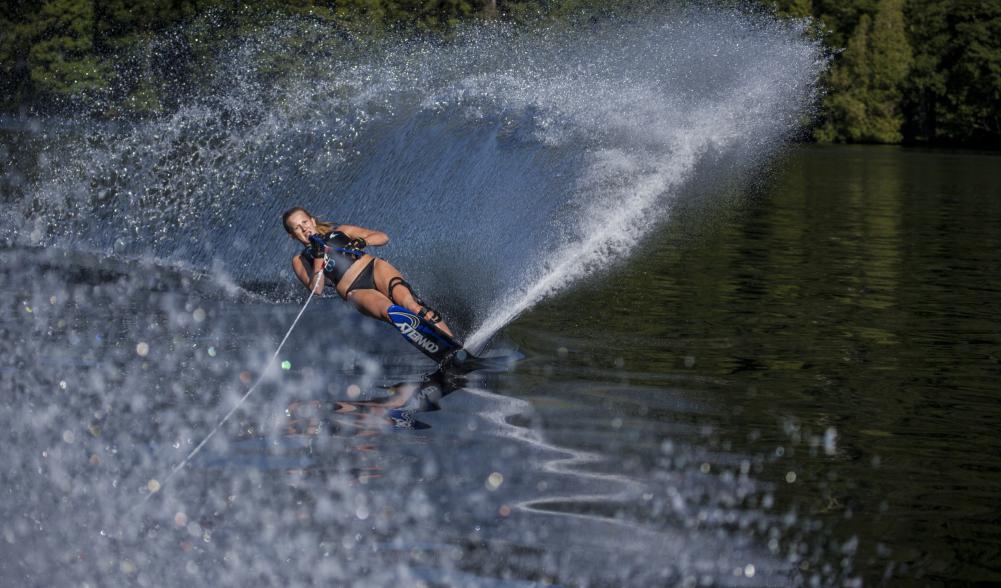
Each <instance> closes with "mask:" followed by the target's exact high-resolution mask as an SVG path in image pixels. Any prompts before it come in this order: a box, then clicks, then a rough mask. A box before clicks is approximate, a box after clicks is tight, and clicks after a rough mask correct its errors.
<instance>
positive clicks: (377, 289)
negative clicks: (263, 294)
mask: <svg viewBox="0 0 1001 588" xmlns="http://www.w3.org/2000/svg"><path fill="white" fill-rule="evenodd" d="M282 224H283V225H284V226H285V230H286V231H287V232H288V234H289V236H290V237H292V238H293V239H295V240H296V241H298V242H300V243H302V244H303V245H304V246H305V248H304V249H303V250H302V251H301V252H300V253H297V254H296V255H295V256H294V257H293V258H292V270H293V271H295V275H296V276H298V278H299V280H300V281H301V282H302V283H303V285H305V286H306V288H309V289H312V291H313V292H315V293H317V294H319V293H321V292H323V288H324V287H325V286H326V285H328V284H329V285H332V286H333V287H334V288H335V289H336V290H337V293H338V294H340V296H341V298H343V299H345V300H349V301H351V302H354V303H355V306H357V307H358V310H360V311H361V312H362V313H364V314H367V315H368V316H370V317H373V318H378V319H382V320H384V321H386V322H389V323H390V324H392V321H391V320H390V318H389V314H388V313H387V311H388V310H389V307H390V306H392V305H393V304H397V305H399V306H403V307H405V308H407V309H408V310H410V311H411V312H413V313H415V314H418V315H420V316H422V317H424V318H426V319H427V320H428V321H429V322H431V323H433V324H434V325H435V326H436V327H438V328H439V329H441V330H442V331H443V332H445V333H446V334H448V336H449V337H453V335H452V331H451V330H450V329H449V328H448V325H446V324H445V322H444V321H443V320H441V316H440V315H439V314H438V313H437V312H436V311H434V310H432V309H431V308H428V307H427V306H426V305H425V304H424V303H423V302H422V301H421V300H420V299H419V298H417V296H415V295H414V291H413V288H411V286H410V284H408V283H407V282H406V281H405V280H404V279H403V276H402V275H400V272H399V271H398V270H397V269H396V268H395V267H393V266H392V265H391V264H390V263H389V262H388V261H386V260H384V259H380V258H378V257H375V256H373V255H370V254H368V253H365V251H364V249H365V247H366V246H368V245H372V246H374V247H378V246H380V245H385V244H386V243H389V236H388V235H386V233H383V232H382V231H373V230H372V229H365V228H362V227H355V226H352V225H334V224H333V223H329V222H324V221H318V220H316V218H315V217H314V216H313V215H311V214H310V213H309V212H307V211H306V209H304V208H301V207H298V206H297V207H295V208H292V209H290V210H288V211H286V212H285V214H283V215H282Z"/></svg>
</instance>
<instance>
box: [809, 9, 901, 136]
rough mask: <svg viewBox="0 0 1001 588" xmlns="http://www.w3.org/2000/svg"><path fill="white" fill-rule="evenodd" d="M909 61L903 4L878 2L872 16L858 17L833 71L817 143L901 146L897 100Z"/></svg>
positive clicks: (829, 75) (898, 104) (817, 129)
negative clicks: (844, 142) (899, 144)
mask: <svg viewBox="0 0 1001 588" xmlns="http://www.w3.org/2000/svg"><path fill="white" fill-rule="evenodd" d="M912 63H913V57H912V54H911V47H910V44H909V42H908V40H907V36H906V33H905V24H904V13H903V0H879V4H878V5H877V7H876V15H875V17H874V18H870V17H869V15H868V14H862V15H861V17H860V18H859V21H858V24H857V25H856V26H855V30H854V31H853V33H852V36H851V38H850V39H849V40H848V46H847V48H846V49H845V51H844V53H842V54H841V56H840V59H838V60H837V62H836V63H835V64H834V65H833V66H832V68H831V70H830V72H829V74H828V78H827V88H828V94H827V96H826V98H825V100H824V119H823V121H822V122H821V124H820V125H819V126H818V127H817V128H816V129H815V131H814V136H815V137H816V138H817V139H818V140H819V141H824V142H831V141H852V142H868V143H899V142H900V141H901V139H902V137H903V135H902V134H901V128H902V126H903V124H904V117H903V111H902V109H901V106H900V104H901V100H902V97H903V88H904V85H905V83H906V81H907V75H908V73H909V72H910V68H911V65H912Z"/></svg>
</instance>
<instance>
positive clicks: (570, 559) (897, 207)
mask: <svg viewBox="0 0 1001 588" xmlns="http://www.w3.org/2000/svg"><path fill="white" fill-rule="evenodd" d="M999 161H1001V160H999V158H998V156H996V155H991V154H985V155H981V154H976V153H952V152H941V151H921V150H905V149H898V148H889V147H886V148H883V147H818V146H800V147H796V148H793V149H791V150H789V152H788V153H786V154H785V155H784V156H783V157H781V158H779V159H778V160H777V161H776V162H774V165H773V166H772V168H771V171H770V172H769V173H766V174H763V175H762V177H759V178H757V179H756V180H755V181H754V182H753V183H752V184H751V186H750V187H748V188H746V189H744V190H743V191H742V192H741V193H740V194H737V195H733V194H731V195H730V196H728V197H723V196H720V195H715V196H712V195H711V197H709V198H704V199H701V200H700V201H699V202H689V203H687V204H685V205H683V206H681V208H679V209H678V210H677V211H676V213H675V214H674V215H673V216H672V220H671V221H669V222H668V223H667V224H666V225H664V226H662V227H661V228H660V229H659V230H658V231H657V232H656V234H655V235H654V236H652V237H648V238H646V239H644V240H642V241H641V242H640V243H638V244H637V246H636V247H634V248H633V250H632V254H631V255H630V256H629V257H628V258H624V259H622V261H621V262H619V263H618V264H616V265H615V266H614V267H613V269H611V270H610V271H606V272H603V273H600V274H598V275H597V276H595V277H593V278H590V279H588V280H586V281H584V282H583V283H581V284H579V285H577V286H576V287H573V288H571V289H569V290H567V291H564V292H562V293H560V294H558V295H556V296H554V297H552V298H549V299H548V300H546V301H544V302H542V303H541V304H539V305H537V306H535V307H534V308H532V309H531V310H530V311H528V312H527V313H526V314H523V315H521V316H520V317H519V318H517V319H516V320H515V321H514V322H513V323H511V324H510V325H508V326H507V327H506V328H504V329H503V330H502V331H501V332H500V333H499V334H498V335H497V336H496V337H495V338H494V340H493V343H492V344H491V345H490V346H488V348H487V354H496V355H505V356H508V357H511V358H515V359H516V360H517V361H516V362H515V363H514V364H513V365H512V366H511V367H510V368H509V369H505V370H499V371H495V372H487V373H478V374H472V375H471V376H470V377H469V378H468V379H467V380H457V381H449V382H444V383H442V382H428V381H422V380H421V377H420V374H421V373H422V372H423V371H424V370H425V369H426V368H427V367H428V366H427V363H426V361H425V360H424V359H423V358H422V357H421V356H419V355H418V354H417V353H416V352H415V351H413V349H412V348H410V347H409V346H407V345H406V344H405V343H404V342H403V341H402V340H400V339H399V337H398V336H397V335H395V334H393V332H392V330H391V329H390V328H389V327H387V326H385V325H380V324H377V323H375V322H374V321H368V320H365V319H362V318H360V317H359V316H358V315H357V314H356V313H354V312H353V311H351V310H350V309H348V308H346V305H344V304H342V303H339V302H338V301H336V300H319V301H315V302H313V303H312V304H311V305H310V307H309V308H308V309H307V311H306V314H305V315H304V317H303V323H302V324H301V325H300V326H299V328H297V329H296V330H295V331H294V332H293V335H292V337H291V338H290V340H289V342H288V344H287V347H286V348H285V350H284V351H283V352H282V354H281V356H280V358H279V360H280V361H287V362H288V363H287V364H285V366H284V368H285V369H279V368H274V369H272V370H271V371H270V372H269V374H268V376H267V377H266V378H265V380H264V383H263V384H262V385H261V387H260V389H259V390H257V391H256V392H255V394H254V395H253V396H251V397H250V398H249V399H248V401H247V402H246V403H245V404H244V405H243V406H242V407H241V409H240V410H239V411H238V412H237V413H236V415H235V416H234V418H233V420H232V421H231V422H229V423H227V424H226V425H225V426H224V427H223V428H222V429H221V430H220V432H219V433H218V434H217V435H216V437H215V438H213V440H212V441H210V443H209V444H207V445H206V447H205V449H204V450H203V451H202V452H201V453H199V454H198V455H197V456H196V457H195V458H194V459H193V460H192V462H191V463H190V464H189V465H188V466H187V467H186V468H184V469H183V470H182V471H181V472H180V473H178V474H177V475H176V476H173V477H172V478H170V479H169V480H167V474H168V473H169V472H170V471H171V468H173V467H174V466H175V465H176V464H177V463H179V462H180V460H181V459H183V457H184V456H185V455H186V454H187V453H188V452H189V451H190V450H191V449H192V448H193V447H194V446H195V445H196V444H197V443H198V442H199V441H200V440H201V439H202V438H204V436H205V435H206V434H208V433H209V431H210V430H211V429H212V428H213V427H214V426H215V424H216V423H217V422H218V421H219V419H220V418H221V417H222V416H223V414H225V413H226V411H227V410H228V409H229V407H231V406H232V405H233V404H234V403H235V402H236V401H237V400H238V399H239V397H240V396H241V395H242V394H243V393H245V392H246V390H247V389H248V387H249V386H250V385H251V384H252V383H253V382H254V381H255V380H256V378H257V375H258V373H259V372H260V370H261V369H262V368H263V367H264V365H266V363H267V361H268V358H269V356H270V354H271V353H272V352H273V351H274V349H275V347H276V345H277V344H278V342H279V340H280V338H281V335H282V334H283V333H284V332H285V330H286V329H287V328H288V326H289V324H291V322H292V319H293V318H294V317H295V315H296V313H297V312H298V310H299V299H298V298H297V297H296V298H293V299H292V301H290V302H286V301H281V300H280V297H279V298H275V297H274V296H271V295H269V296H267V297H262V296H261V295H258V294H254V293H252V292H248V291H246V290H244V289H242V288H241V287H240V286H239V284H232V283H223V282H220V281H218V280H216V279H213V278H209V277H206V276H204V275H202V274H200V273H198V272H192V271H188V270H183V269H171V268H167V267H163V266H157V265H152V264H149V263H146V262H142V261H123V260H122V259H123V258H121V257H105V256H103V255H97V254H83V253H75V252H72V251H70V250H64V249H60V248H59V247H52V248H49V249H44V250H43V249H41V248H37V247H32V246H28V245H25V244H21V243H18V242H11V243H9V244H8V245H7V246H6V248H4V249H3V250H0V257H2V259H3V262H2V264H0V271H2V273H3V280H2V286H0V289H2V294H3V295H2V297H0V298H2V300H3V302H2V306H0V334H2V337H0V340H2V343H0V350H2V354H0V387H2V389H3V390H4V394H5V399H4V402H3V403H2V405H0V443H2V444H3V447H4V460H3V461H4V467H3V470H2V473H0V479H2V482H3V484H2V487H3V493H4V498H3V500H2V501H0V533H2V537H0V572H2V573H3V575H4V577H6V578H8V579H13V580H12V581H14V582H15V583H16V584H18V585H67V584H83V585H90V586H98V585H116V584H118V585H122V584H137V585H148V586H175V585H177V586H179V585H185V586H191V585H233V586H237V585H241V586H245V585H255V584H257V585H264V584H277V583H290V584H292V585H311V584H317V585H334V584H341V585H358V586H371V585H401V584H403V585H415V586H438V585H454V586H459V585H461V586H519V587H520V586H537V585H564V586H624V585H629V586H668V585H687V586H696V585H724V586H726V585H739V586H759V585H760V586H775V585H799V584H819V585H845V584H855V585H857V584H863V585H871V584H880V583H884V582H892V583H909V584H916V585H933V586H934V585H954V584H956V583H961V582H984V583H988V582H998V581H1001V534H999V528H1001V527H999V519H998V508H997V504H998V502H997V496H998V494H999V492H1001V437H999V436H998V434H997V423H998V422H999V421H1001V385H999V377H1001V197H999V196H1001V166H999V165H998V163H999ZM124 259H128V258H127V256H126V257H125V258H124ZM287 287H289V286H288V284H287V282H282V283H280V284H276V285H275V286H274V288H277V289H278V290H282V289H283V288H287ZM255 290H257V291H260V287H259V285H258V286H255ZM289 291H291V290H289ZM296 296H298V294H297V295H296ZM442 395H444V397H441V396H442ZM433 408H440V410H430V409H433ZM151 489H157V490H159V491H158V492H156V493H153V494H152V495H151V494H150V490H151ZM147 498H148V500H147Z"/></svg>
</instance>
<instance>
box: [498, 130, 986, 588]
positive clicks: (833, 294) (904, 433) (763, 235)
mask: <svg viewBox="0 0 1001 588" xmlns="http://www.w3.org/2000/svg"><path fill="white" fill-rule="evenodd" d="M999 164H1001V159H999V158H998V157H997V156H996V155H978V154H971V153H949V152H933V151H918V150H902V149H897V148H889V147H887V148H881V147H851V148H847V147H840V148H839V147H802V148H797V149H796V150H794V151H793V152H792V153H791V154H790V155H789V156H788V157H786V158H785V159H784V160H783V161H782V162H780V163H779V164H778V165H777V166H776V169H777V171H776V172H775V174H774V175H773V177H771V178H769V179H768V180H766V181H764V182H763V183H762V184H761V185H760V186H759V187H758V188H756V189H755V190H751V191H750V194H749V195H748V197H747V199H746V200H744V201H743V202H740V203H738V204H737V205H736V206H734V207H733V209H731V210H727V211H719V210H718V209H716V210H712V209H705V208H703V209H702V210H701V213H702V214H701V218H700V219H699V218H696V219H694V222H693V224H692V225H689V226H685V227H678V226H674V227H671V228H668V229H667V230H666V231H665V232H663V233H662V234H661V236H660V238H659V239H655V240H652V241H651V242H649V243H645V244H644V245H643V247H642V253H638V254H637V255H636V256H635V257H634V258H633V259H631V260H629V261H628V262H627V263H626V264H624V267H622V268H621V269H620V270H619V271H617V272H614V273H613V274H612V275H610V276H607V277H606V278H604V279H602V280H599V281H594V282H592V283H590V284H589V285H588V286H587V287H583V288H580V289H577V290H576V291H574V292H573V293H571V294H569V295H566V296H563V297H561V298H559V299H557V300H553V301H550V302H548V303H547V304H545V305H543V306H541V307H539V308H537V309H536V310H534V311H533V312H532V313H530V314H529V315H526V316H524V317H522V318H521V319H520V320H519V321H518V322H517V323H516V324H515V325H513V326H512V327H511V328H510V329H508V331H507V334H508V336H509V337H510V338H511V339H513V340H514V341H517V342H518V343H520V344H521V345H522V350H523V351H524V352H525V353H527V354H528V356H529V359H528V360H526V361H524V362H523V363H522V364H521V365H520V366H519V367H518V370H517V372H516V375H515V376H512V377H511V378H510V380H509V381H508V382H506V383H505V385H504V386H503V387H502V389H501V390H499V391H502V393H504V394H507V395H511V396H516V397H523V398H526V399H529V400H531V401H532V402H533V403H534V404H535V405H536V407H537V410H538V412H539V414H540V418H541V420H542V422H543V423H544V425H543V426H544V429H545V431H546V433H547V436H548V438H549V439H550V440H551V441H552V442H554V443H557V444H560V445H564V446H568V447H586V448H589V449H592V450H595V451H604V452H607V455H609V457H610V458H612V459H613V460H614V464H615V465H614V466H612V465H609V466H607V467H608V468H609V469H610V470H616V469H626V470H628V471H638V472H646V473H649V472H651V471H656V468H658V467H661V466H663V463H662V462H663V460H664V459H665V458H666V457H668V455H669V454H670V452H668V454H667V455H665V452H664V451H660V450H659V449H661V450H662V449H663V448H664V444H665V443H666V444H668V445H673V447H674V452H675V453H677V451H678V447H679V446H684V447H685V453H686V454H687V458H688V460H689V461H691V460H694V461H695V462H703V463H705V464H708V471H709V473H708V475H707V476H706V477H707V478H711V477H712V476H726V475H727V473H729V472H734V471H735V470H737V469H738V467H739V466H738V465H737V464H739V462H740V460H742V459H750V460H751V463H752V464H753V465H752V468H751V471H752V475H753V477H754V478H755V479H756V480H757V481H758V482H759V483H762V484H769V485H770V488H772V489H773V494H772V495H771V496H772V502H773V503H774V505H773V506H772V507H771V508H769V509H767V510H766V512H769V513H771V514H773V515H775V516H786V515H789V513H794V514H793V515H792V516H794V517H796V519H797V522H796V523H792V524H791V525H790V526H789V528H787V529H783V530H782V532H781V533H779V534H778V535H777V536H778V537H779V538H780V540H779V541H778V543H777V547H778V553H780V554H781V555H782V556H784V557H786V558H787V561H790V562H791V563H793V564H794V565H793V567H794V568H798V569H799V570H801V572H802V577H805V578H809V577H810V576H812V575H813V574H816V573H819V574H820V577H822V578H824V580H825V581H831V580H832V579H833V578H835V577H837V578H839V580H838V581H839V582H840V581H845V580H847V579H851V578H858V579H862V580H864V581H865V583H866V584H878V583H881V582H883V581H891V582H894V583H895V582H896V581H898V580H902V579H908V580H911V581H914V582H916V583H918V584H920V585H954V584H956V583H958V582H999V581H1001V509H999V508H998V505H999V502H998V496H999V493H1001V436H999V434H998V422H1001V165H999ZM688 220H689V221H690V222H691V221H693V219H692V218H689V219H688ZM599 333H604V335H603V336H601V337H599V336H598V334H599ZM694 456H698V457H694ZM741 456H746V457H741ZM696 466H698V467H702V468H703V469H705V468H706V466H700V465H699V464H697V463H690V464H688V465H687V466H685V467H686V468H693V467H696ZM675 467H678V465H677V463H675ZM710 499H711V497H710ZM578 507H579V505H578ZM564 508H573V507H571V506H568V505H564ZM760 508H761V507H760V505H756V504H754V502H753V501H752V502H745V503H743V504H742V505H741V506H740V507H738V510H757V509H760ZM700 515H701V512H700ZM790 538H793V540H791V541H789V539H790ZM772 545H773V546H776V544H774V543H773V544H772ZM790 551H792V552H793V553H792V554H790Z"/></svg>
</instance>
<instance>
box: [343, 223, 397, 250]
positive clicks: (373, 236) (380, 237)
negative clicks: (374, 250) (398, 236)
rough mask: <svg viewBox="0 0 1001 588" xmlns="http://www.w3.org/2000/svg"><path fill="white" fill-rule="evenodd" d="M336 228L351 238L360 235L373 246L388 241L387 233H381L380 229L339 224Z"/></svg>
mask: <svg viewBox="0 0 1001 588" xmlns="http://www.w3.org/2000/svg"><path fill="white" fill-rule="evenodd" d="M337 230H338V231H340V232H342V233H344V234H345V235H347V236H348V237H351V238H352V239H357V238H359V237H361V238H362V239H364V240H365V243H366V244H368V245H372V246H374V247H379V246H380V245H385V244H386V243H389V235H387V234H386V233H383V232H382V231H373V230H372V229H366V228H365V227H356V226H354V225H339V226H338V227H337Z"/></svg>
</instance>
